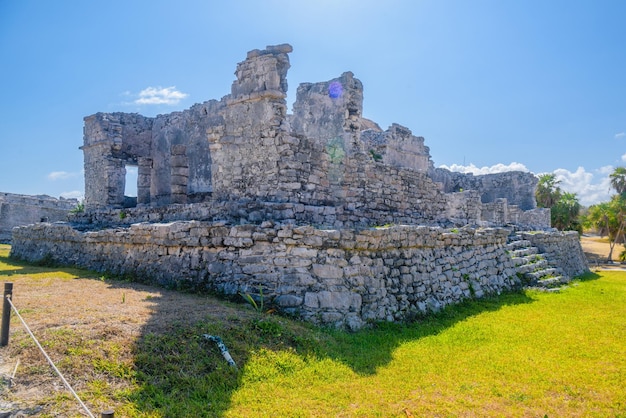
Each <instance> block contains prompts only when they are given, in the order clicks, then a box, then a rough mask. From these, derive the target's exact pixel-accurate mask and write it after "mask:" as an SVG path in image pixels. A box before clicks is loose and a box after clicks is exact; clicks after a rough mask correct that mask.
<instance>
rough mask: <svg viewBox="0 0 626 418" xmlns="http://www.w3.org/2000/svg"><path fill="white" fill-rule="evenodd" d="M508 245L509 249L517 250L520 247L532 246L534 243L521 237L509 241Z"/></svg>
mask: <svg viewBox="0 0 626 418" xmlns="http://www.w3.org/2000/svg"><path fill="white" fill-rule="evenodd" d="M506 246H507V249H508V250H509V251H511V250H516V249H518V248H524V247H530V246H532V243H531V242H530V241H528V240H526V239H519V240H516V241H508V242H507V244H506Z"/></svg>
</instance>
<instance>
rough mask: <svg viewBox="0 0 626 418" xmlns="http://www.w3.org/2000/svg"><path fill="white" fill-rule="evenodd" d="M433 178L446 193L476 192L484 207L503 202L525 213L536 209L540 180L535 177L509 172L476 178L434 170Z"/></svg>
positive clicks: (448, 171)
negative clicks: (497, 201)
mask: <svg viewBox="0 0 626 418" xmlns="http://www.w3.org/2000/svg"><path fill="white" fill-rule="evenodd" d="M430 175H431V177H432V179H433V180H434V181H436V182H438V183H441V184H442V185H443V191H444V192H446V193H452V192H459V191H463V190H477V191H478V192H479V193H480V195H481V201H482V202H483V203H492V202H495V201H496V200H497V199H500V198H503V199H506V200H507V201H508V202H509V204H510V205H515V206H519V208H520V209H522V210H530V209H535V208H536V207H537V202H536V201H535V188H536V187H537V182H538V181H539V179H538V178H537V177H536V176H535V175H534V174H532V173H525V172H521V171H509V172H505V173H497V174H485V175H479V176H474V175H472V174H464V173H457V172H452V171H450V170H446V169H444V168H434V169H431V170H430Z"/></svg>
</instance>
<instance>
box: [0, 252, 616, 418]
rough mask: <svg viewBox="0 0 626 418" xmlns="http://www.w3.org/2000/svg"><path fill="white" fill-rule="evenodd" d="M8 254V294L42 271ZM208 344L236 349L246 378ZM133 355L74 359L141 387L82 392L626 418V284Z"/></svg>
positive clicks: (159, 347)
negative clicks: (19, 273)
mask: <svg viewBox="0 0 626 418" xmlns="http://www.w3.org/2000/svg"><path fill="white" fill-rule="evenodd" d="M1 250H2V248H0V280H6V279H7V278H6V277H4V278H3V277H2V275H3V271H4V272H8V271H10V269H11V268H12V269H15V268H16V267H18V266H22V267H23V268H24V271H25V272H26V271H29V270H28V269H29V268H30V267H27V265H23V264H20V265H18V264H16V263H15V262H14V261H12V260H9V259H8V258H6V252H5V253H4V254H3V253H2V251H1ZM33 268H34V267H33ZM53 271H54V270H53V269H51V270H50V271H48V272H47V273H45V277H48V275H49V274H52V275H54V273H53ZM68 271H69V273H68ZM72 272H73V270H69V269H63V270H62V271H61V272H60V273H58V274H60V275H63V274H70V275H71V274H73V273H72ZM33 274H35V273H33ZM36 274H44V273H42V272H39V270H37V273H36ZM82 274H83V277H85V273H82ZM13 278H14V280H13V281H14V282H17V281H18V280H19V278H15V276H14V277H13ZM236 309H241V310H242V311H243V310H245V312H247V313H249V312H250V309H249V308H246V307H245V305H242V306H241V307H236ZM203 333H210V334H214V335H220V336H221V337H222V339H223V340H224V342H225V343H226V345H227V346H228V347H229V349H230V352H231V354H232V356H233V358H234V359H235V361H236V362H237V363H238V365H239V369H238V370H233V369H232V368H230V367H228V366H227V365H226V363H225V361H224V359H223V358H222V357H221V356H220V354H219V351H218V350H217V349H215V348H214V347H209V348H208V346H207V344H206V343H205V342H203V341H202V340H201V339H200V338H198V336H199V335H201V334H203ZM70 334H71V333H70ZM70 337H71V335H70V336H68V337H67V338H68V341H67V345H68V346H71V345H72V344H75V342H72V341H71V338H70ZM76 338H77V339H79V338H80V337H79V336H77V337H76ZM98 344H100V345H101V344H103V343H102V342H98ZM129 344H132V345H133V346H134V347H133V350H132V359H130V360H131V361H130V364H131V365H132V367H130V368H129V367H128V364H129V361H128V359H126V360H124V359H119V362H120V364H124V365H126V366H125V367H117V366H116V364H115V361H111V359H103V358H95V359H94V358H93V356H97V353H96V351H97V350H91V349H89V347H85V349H84V350H79V349H75V350H67V348H65V349H60V351H61V353H62V354H63V353H65V355H66V356H67V357H68V359H67V361H66V363H67V364H70V365H71V364H91V365H92V366H87V367H96V368H97V367H100V369H102V368H103V367H104V368H110V369H111V370H109V371H108V373H110V374H111V375H115V376H116V378H118V379H125V380H126V381H127V382H128V385H127V388H126V389H124V390H118V391H116V392H107V390H106V382H104V381H98V380H94V381H93V382H91V384H90V385H89V389H87V390H84V391H82V396H83V399H84V400H85V401H86V402H87V403H89V402H93V400H94V399H96V398H98V399H99V402H100V403H103V404H107V402H108V404H111V405H116V408H115V409H116V417H117V416H121V417H124V416H129V417H214V416H215V417H220V416H223V417H316V416H319V417H326V416H333V417H336V416H339V417H407V416H415V417H418V416H428V417H431V416H442V417H455V416H463V417H466V416H476V417H485V416H497V417H501V416H507V417H515V416H520V417H528V416H533V417H544V416H546V415H547V416H549V417H564V416H568V417H569V416H585V417H587V416H597V417H626V272H617V271H614V272H601V273H597V274H590V275H588V276H587V277H586V278H584V279H583V280H580V281H575V282H573V284H572V286H570V287H569V288H567V289H565V290H563V291H562V292H561V293H557V294H548V293H538V292H531V291H526V292H521V293H510V294H505V295H502V296H500V297H498V298H494V299H483V300H480V301H474V302H471V303H465V304H462V305H459V306H455V307H451V308H449V309H447V310H445V311H444V312H442V313H440V314H438V315H434V316H430V317H427V318H424V319H420V320H417V321H415V322H412V323H408V324H386V323H385V324H377V325H375V326H373V327H372V328H371V329H366V330H362V331H360V332H356V333H345V332H340V331H336V330H329V329H320V328H316V327H313V326H310V325H307V324H302V323H301V322H298V321H292V320H289V319H286V318H282V317H278V316H276V315H267V314H255V315H251V316H250V315H248V316H247V317H246V318H244V317H243V316H237V315H233V316H229V317H225V318H223V320H221V321H214V320H212V321H208V320H207V321H200V322H197V323H182V324H178V325H177V326H176V327H175V328H174V329H173V330H172V332H168V333H162V334H154V333H144V334H143V335H141V336H140V337H139V339H138V340H136V341H131V342H129ZM81 356H82V357H85V356H91V357H86V358H81ZM94 364H95V366H94ZM116 367H117V368H116ZM120 370H121V371H120ZM105 375H106V373H105ZM63 401H64V402H71V399H70V400H69V401H68V400H67V399H65V400H63ZM59 402H61V401H59Z"/></svg>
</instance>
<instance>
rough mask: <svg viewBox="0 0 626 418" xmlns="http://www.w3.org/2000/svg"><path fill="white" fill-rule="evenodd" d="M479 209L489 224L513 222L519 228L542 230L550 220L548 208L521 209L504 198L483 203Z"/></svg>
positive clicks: (547, 226)
mask: <svg viewBox="0 0 626 418" xmlns="http://www.w3.org/2000/svg"><path fill="white" fill-rule="evenodd" d="M475 193H478V192H477V191H476V192H475ZM480 211H481V215H480V217H481V219H482V220H483V221H484V222H486V223H487V224H489V225H507V224H515V225H517V226H518V227H520V228H525V229H533V230H542V229H547V228H549V227H550V222H551V220H550V209H547V208H535V209H529V210H521V209H520V208H519V207H518V206H514V205H509V202H508V201H507V199H504V198H502V199H496V200H495V201H494V202H490V203H483V204H482V205H481V208H480Z"/></svg>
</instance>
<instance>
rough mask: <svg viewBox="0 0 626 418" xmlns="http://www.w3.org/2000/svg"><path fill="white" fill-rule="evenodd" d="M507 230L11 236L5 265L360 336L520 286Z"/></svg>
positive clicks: (168, 229) (200, 230)
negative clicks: (106, 275)
mask: <svg viewBox="0 0 626 418" xmlns="http://www.w3.org/2000/svg"><path fill="white" fill-rule="evenodd" d="M507 234H508V231H506V230H504V229H478V230H477V229H472V228H462V229H460V230H445V229H441V228H435V227H425V226H394V227H390V228H369V229H361V230H357V229H341V230H338V229H317V228H314V227H312V226H294V225H290V224H278V223H276V224H275V223H273V222H268V221H266V222H263V223H262V224H260V225H237V226H229V225H227V224H225V223H223V222H199V221H184V222H174V223H160V224H157V223H153V224H148V223H146V224H135V225H132V226H130V227H128V228H117V229H107V230H99V231H91V232H80V231H78V230H76V229H73V228H72V227H70V225H69V224H37V225H31V226H28V227H20V228H16V229H15V230H14V234H13V246H12V249H11V256H13V257H18V258H22V259H26V260H30V261H36V260H39V259H42V258H44V257H47V256H48V257H52V258H53V259H54V260H55V261H57V262H59V263H62V264H71V265H77V266H82V267H85V268H89V269H93V270H96V271H101V272H105V271H106V272H110V273H113V274H120V275H129V276H132V277H134V278H135V279H136V280H139V281H144V282H154V283H159V284H161V285H173V286H180V287H187V288H193V289H198V290H212V291H217V292H220V293H224V294H227V295H237V294H238V293H240V292H247V293H251V294H257V293H258V292H259V286H262V288H263V294H264V295H265V297H266V298H267V300H266V302H267V301H272V302H273V303H275V304H276V305H277V306H278V307H280V308H281V309H282V310H284V311H285V312H288V313H291V314H293V315H296V316H298V317H300V318H302V319H304V320H307V321H312V322H315V323H320V324H328V325H333V326H340V327H349V328H353V329H356V328H359V327H361V326H362V325H363V324H364V323H366V322H367V321H369V320H375V321H378V320H388V321H391V320H397V319H401V318H403V317H405V316H407V315H410V314H412V313H419V312H427V311H435V310H438V309H440V308H441V307H443V306H445V305H448V304H451V303H458V302H459V301H461V300H464V299H468V298H473V297H481V296H483V295H485V294H497V293H499V292H501V291H503V290H505V289H510V288H513V287H515V286H517V285H518V284H519V282H518V279H517V276H516V274H515V273H516V269H515V267H514V264H513V262H512V261H511V259H510V258H509V255H508V254H507V252H506V251H505V244H506V237H507Z"/></svg>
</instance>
